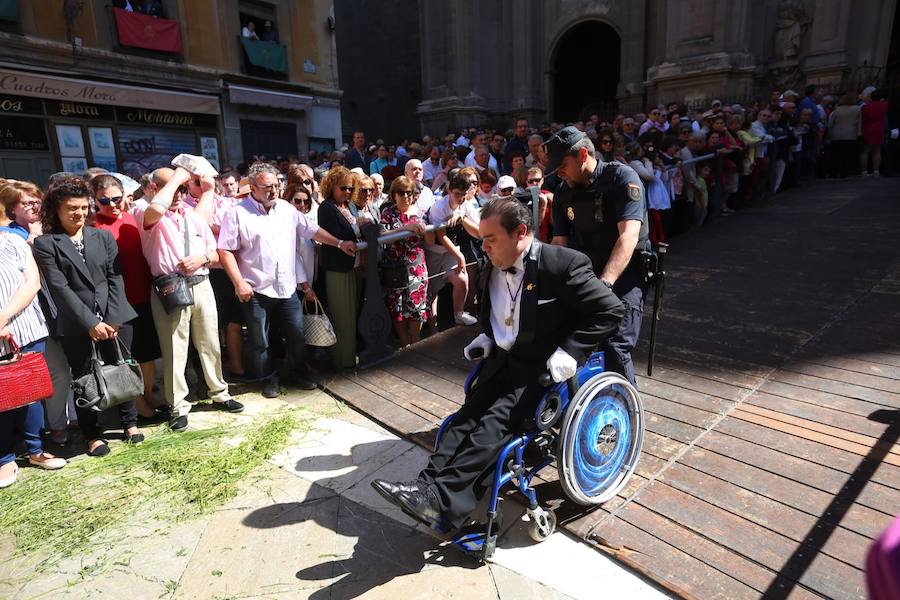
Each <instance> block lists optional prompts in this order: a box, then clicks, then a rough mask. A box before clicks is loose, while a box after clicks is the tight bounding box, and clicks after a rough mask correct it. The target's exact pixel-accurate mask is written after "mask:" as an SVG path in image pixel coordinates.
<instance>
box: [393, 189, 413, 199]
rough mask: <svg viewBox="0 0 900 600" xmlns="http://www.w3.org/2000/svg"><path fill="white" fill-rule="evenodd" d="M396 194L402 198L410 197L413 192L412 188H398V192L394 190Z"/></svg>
mask: <svg viewBox="0 0 900 600" xmlns="http://www.w3.org/2000/svg"><path fill="white" fill-rule="evenodd" d="M394 193H395V194H396V195H398V196H402V197H404V198H412V197H413V195H414V194H415V192H413V191H412V190H400V191H399V192H394Z"/></svg>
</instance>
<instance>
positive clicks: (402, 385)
mask: <svg viewBox="0 0 900 600" xmlns="http://www.w3.org/2000/svg"><path fill="white" fill-rule="evenodd" d="M354 381H355V382H356V383H357V384H359V385H360V386H362V387H364V388H366V389H368V390H370V391H372V392H375V393H376V394H379V395H380V396H384V397H386V398H391V400H393V401H394V402H395V403H397V404H399V405H400V406H403V407H405V408H408V409H409V410H411V411H414V412H417V413H419V414H420V415H422V417H423V418H426V419H429V420H430V421H431V422H432V423H440V422H441V421H442V420H443V419H444V417H446V416H447V415H449V414H451V413H453V412H455V411H456V410H457V409H458V408H459V407H458V405H456V404H454V403H453V402H450V401H449V400H447V399H446V398H441V397H440V396H437V395H435V394H432V393H431V392H429V391H428V390H424V389H422V388H420V387H419V386H417V385H413V384H411V383H407V382H406V381H404V380H403V379H400V378H399V377H395V376H394V375H391V374H390V373H388V372H387V371H383V370H381V369H375V368H373V369H367V370H365V371H360V372H359V373H357V375H356V379H355V380H354Z"/></svg>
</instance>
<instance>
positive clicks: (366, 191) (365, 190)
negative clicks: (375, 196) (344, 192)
mask: <svg viewBox="0 0 900 600" xmlns="http://www.w3.org/2000/svg"><path fill="white" fill-rule="evenodd" d="M374 191H375V190H373V189H372V188H359V193H360V194H371V193H372V192H374Z"/></svg>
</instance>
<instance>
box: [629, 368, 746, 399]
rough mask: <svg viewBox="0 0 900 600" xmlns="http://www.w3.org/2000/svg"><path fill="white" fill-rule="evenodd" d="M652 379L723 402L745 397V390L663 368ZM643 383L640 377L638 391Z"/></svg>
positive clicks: (654, 373)
mask: <svg viewBox="0 0 900 600" xmlns="http://www.w3.org/2000/svg"><path fill="white" fill-rule="evenodd" d="M653 379H654V380H655V381H661V382H664V383H668V384H670V385H675V386H678V387H681V388H684V389H686V390H693V391H695V392H699V393H701V394H706V395H708V396H713V397H716V398H721V399H723V400H730V401H732V402H736V401H739V400H741V399H742V398H743V397H744V396H746V395H747V390H746V389H745V388H740V387H737V386H735V385H731V384H728V383H722V382H719V381H713V380H712V379H708V378H706V377H698V376H697V375H691V374H689V373H684V372H682V371H677V370H675V369H667V368H665V367H662V368H660V369H654V370H653ZM643 381H645V379H644V378H643V377H641V378H640V379H639V381H638V389H640V386H641V385H642V383H643Z"/></svg>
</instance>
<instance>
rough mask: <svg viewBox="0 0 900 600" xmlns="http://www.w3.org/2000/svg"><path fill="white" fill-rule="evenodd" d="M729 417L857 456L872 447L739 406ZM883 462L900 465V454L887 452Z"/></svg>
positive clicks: (863, 454) (862, 454)
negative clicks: (778, 419) (764, 415)
mask: <svg viewBox="0 0 900 600" xmlns="http://www.w3.org/2000/svg"><path fill="white" fill-rule="evenodd" d="M731 418H734V419H740V420H742V421H747V422H749V423H755V424H757V425H762V426H764V427H768V428H769V429H774V430H776V431H781V432H784V433H787V434H790V435H792V436H795V437H797V438H802V439H805V440H810V441H813V442H817V443H819V444H823V445H825V446H830V447H831V448H838V449H840V450H846V451H847V452H852V453H854V454H857V455H859V456H866V455H867V454H868V453H869V451H870V450H871V449H872V447H871V446H866V445H864V444H857V443H855V442H848V441H846V440H843V439H840V438H837V437H835V436H831V435H826V434H822V433H819V432H817V431H813V430H810V429H806V428H804V427H797V426H796V425H792V424H790V423H785V422H783V421H777V420H775V419H771V418H768V417H761V416H759V415H756V414H753V413H751V412H746V411H744V410H741V409H740V408H738V409H735V410H734V411H733V412H732V413H731ZM882 461H883V462H885V463H887V464H889V465H894V466H898V467H900V456H897V455H893V454H890V453H888V455H887V456H885V457H884V458H883V459H882Z"/></svg>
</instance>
